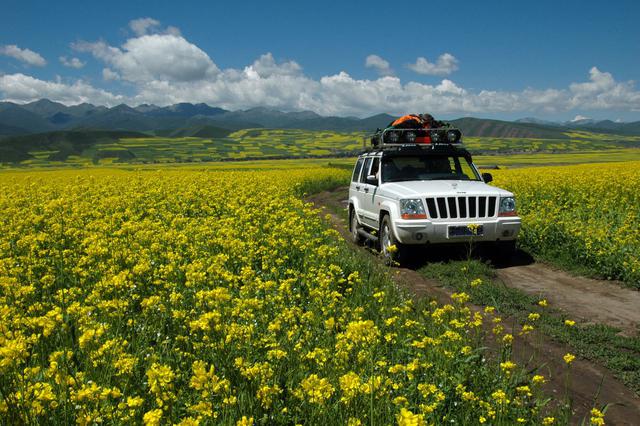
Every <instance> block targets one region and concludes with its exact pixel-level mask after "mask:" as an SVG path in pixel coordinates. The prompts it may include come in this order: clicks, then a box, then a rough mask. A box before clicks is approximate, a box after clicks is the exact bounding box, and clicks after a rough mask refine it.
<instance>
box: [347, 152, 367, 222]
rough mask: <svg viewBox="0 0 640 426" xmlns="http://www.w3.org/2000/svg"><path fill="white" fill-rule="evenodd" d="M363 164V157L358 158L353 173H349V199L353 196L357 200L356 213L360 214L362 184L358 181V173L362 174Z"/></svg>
mask: <svg viewBox="0 0 640 426" xmlns="http://www.w3.org/2000/svg"><path fill="white" fill-rule="evenodd" d="M363 164H364V157H360V158H358V161H357V162H356V165H355V167H354V168H353V174H352V175H351V183H350V184H349V199H353V198H355V199H356V200H357V202H356V203H355V204H356V206H355V208H356V215H360V209H361V204H360V203H361V194H360V193H361V191H362V184H361V183H360V175H361V174H362V166H363Z"/></svg>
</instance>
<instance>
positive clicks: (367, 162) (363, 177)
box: [360, 157, 371, 183]
mask: <svg viewBox="0 0 640 426" xmlns="http://www.w3.org/2000/svg"><path fill="white" fill-rule="evenodd" d="M370 165H371V157H368V158H367V159H366V160H365V161H364V167H363V170H362V173H361V174H360V182H361V183H365V182H366V181H367V172H368V171H369V166H370Z"/></svg>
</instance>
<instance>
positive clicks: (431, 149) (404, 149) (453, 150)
mask: <svg viewBox="0 0 640 426" xmlns="http://www.w3.org/2000/svg"><path fill="white" fill-rule="evenodd" d="M412 155H415V156H421V157H422V156H426V155H427V156H428V155H438V156H440V155H455V156H462V157H465V158H467V159H469V161H471V154H470V153H469V151H467V150H466V149H465V148H462V147H459V146H456V145H451V144H437V145H435V144H434V145H432V144H424V145H418V144H413V145H398V146H394V147H386V148H383V149H375V150H372V151H366V152H363V153H362V154H360V156H359V157H360V158H365V157H385V158H386V157H408V156H412Z"/></svg>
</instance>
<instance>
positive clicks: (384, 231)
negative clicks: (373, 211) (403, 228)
mask: <svg viewBox="0 0 640 426" xmlns="http://www.w3.org/2000/svg"><path fill="white" fill-rule="evenodd" d="M378 235H380V240H379V246H380V253H381V254H382V257H383V258H384V261H385V263H386V264H387V265H392V266H393V265H402V264H403V262H404V261H405V260H406V257H407V248H406V246H404V245H403V244H400V243H399V242H398V240H397V239H396V237H395V235H393V228H391V219H389V215H385V216H384V217H383V218H382V223H381V224H380V232H379V234H378ZM392 246H395V249H390V247H392Z"/></svg>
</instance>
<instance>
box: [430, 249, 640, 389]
mask: <svg viewBox="0 0 640 426" xmlns="http://www.w3.org/2000/svg"><path fill="white" fill-rule="evenodd" d="M418 272H419V273H420V274H422V275H424V276H425V277H427V278H431V279H435V280H438V281H439V282H441V283H442V284H444V285H446V286H447V287H451V288H453V289H455V290H457V291H465V292H466V293H467V294H469V295H470V296H471V301H472V302H473V303H475V304H477V305H484V306H494V307H495V308H496V309H497V310H498V311H499V312H500V313H501V314H502V315H508V316H510V317H512V318H513V319H514V320H515V321H517V322H518V323H520V324H525V323H528V318H529V314H530V313H532V312H535V313H538V314H540V318H539V319H538V320H537V321H535V327H536V328H537V329H538V330H539V331H540V332H542V333H543V334H545V335H547V336H549V337H551V338H553V339H554V340H556V341H559V342H562V343H564V344H567V345H569V346H570V347H571V348H572V349H573V351H574V352H575V353H576V354H578V355H580V356H581V357H583V358H586V359H589V360H592V361H598V362H599V363H601V364H602V365H604V366H606V367H607V368H608V369H610V370H611V371H612V372H613V373H614V375H615V376H616V377H618V378H619V379H620V380H622V381H623V382H624V383H625V384H626V385H627V386H628V387H629V388H631V389H632V390H633V391H634V392H636V394H638V395H640V337H638V336H635V337H626V336H621V335H619V334H618V332H619V330H618V329H616V328H614V327H610V326H607V325H603V324H576V325H574V326H568V325H566V324H565V320H567V319H569V320H571V318H569V317H568V316H567V314H566V313H564V312H562V311H560V310H558V309H553V308H549V307H547V308H542V307H540V306H539V305H538V302H539V301H540V298H538V297H535V296H531V295H529V294H526V293H524V292H523V291H521V290H518V289H514V288H510V287H507V286H506V285H505V284H504V283H503V282H501V281H500V280H499V279H498V277H497V276H496V273H495V270H494V269H493V268H492V267H491V266H490V265H488V264H487V263H484V262H482V261H480V260H475V259H472V260H464V261H450V262H440V263H429V264H427V265H425V266H423V267H422V268H420V269H419V270H418ZM476 278H480V279H481V280H482V284H481V285H478V286H475V287H472V286H471V285H470V283H471V281H472V280H474V279H476Z"/></svg>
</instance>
